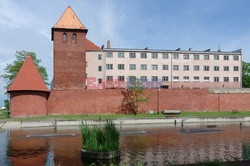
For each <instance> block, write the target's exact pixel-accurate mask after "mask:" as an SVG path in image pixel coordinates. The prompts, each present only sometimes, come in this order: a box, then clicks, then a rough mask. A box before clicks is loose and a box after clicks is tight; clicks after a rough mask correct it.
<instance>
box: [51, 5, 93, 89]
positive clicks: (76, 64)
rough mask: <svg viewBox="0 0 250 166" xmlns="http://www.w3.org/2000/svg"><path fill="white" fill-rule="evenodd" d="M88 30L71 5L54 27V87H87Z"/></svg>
mask: <svg viewBox="0 0 250 166" xmlns="http://www.w3.org/2000/svg"><path fill="white" fill-rule="evenodd" d="M87 32H88V30H87V29H86V28H85V27H84V25H83V24H82V23H81V21H80V20H79V19H78V17H77V16H76V14H75V13H74V11H73V10H72V9H71V7H70V6H68V7H67V8H66V10H65V11H64V13H63V15H62V16H61V18H60V19H59V20H58V22H57V23H56V25H54V26H53V27H52V41H53V46H54V48H53V49H54V89H55V90H73V89H85V82H86V34H87Z"/></svg>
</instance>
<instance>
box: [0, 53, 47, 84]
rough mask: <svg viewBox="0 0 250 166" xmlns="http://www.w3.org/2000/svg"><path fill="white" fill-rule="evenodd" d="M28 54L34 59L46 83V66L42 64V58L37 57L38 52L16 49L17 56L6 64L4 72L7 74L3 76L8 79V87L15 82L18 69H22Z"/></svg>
mask: <svg viewBox="0 0 250 166" xmlns="http://www.w3.org/2000/svg"><path fill="white" fill-rule="evenodd" d="M27 56H30V57H31V58H32V60H33V61H34V63H35V65H36V67H37V69H38V71H39V73H40V74H41V76H42V78H43V80H44V82H45V83H46V84H48V83H47V81H48V74H47V71H46V69H45V67H43V66H41V65H40V63H41V61H42V60H41V59H37V57H36V53H34V52H27V51H23V50H22V51H16V54H15V57H16V59H15V60H14V61H13V62H12V63H9V64H7V65H6V67H5V69H4V72H5V74H4V75H2V76H1V77H2V78H3V79H4V80H5V81H6V84H7V85H6V86H5V87H6V89H8V87H9V86H10V84H11V83H12V82H13V80H14V79H15V77H16V75H17V73H18V71H19V70H20V68H21V66H22V65H23V63H24V61H25V60H26V58H27Z"/></svg>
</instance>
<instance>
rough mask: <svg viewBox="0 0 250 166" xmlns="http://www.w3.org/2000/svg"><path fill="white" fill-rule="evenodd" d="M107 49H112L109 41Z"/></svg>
mask: <svg viewBox="0 0 250 166" xmlns="http://www.w3.org/2000/svg"><path fill="white" fill-rule="evenodd" d="M107 48H111V45H110V41H109V40H108V41H107Z"/></svg>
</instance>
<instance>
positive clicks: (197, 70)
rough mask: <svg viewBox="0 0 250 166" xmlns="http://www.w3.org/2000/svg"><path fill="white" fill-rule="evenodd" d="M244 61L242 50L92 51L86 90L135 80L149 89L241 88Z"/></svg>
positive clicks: (88, 58) (116, 85)
mask: <svg viewBox="0 0 250 166" xmlns="http://www.w3.org/2000/svg"><path fill="white" fill-rule="evenodd" d="M241 58H242V54H241V50H236V51H232V52H224V51H223V52H222V51H210V50H206V51H192V50H191V49H190V50H187V51H186V50H153V49H117V48H105V49H103V50H102V51H98V52H96V51H94V52H93V51H89V52H87V63H88V66H87V70H86V71H87V76H88V79H87V88H88V89H103V88H111V87H118V88H120V87H121V86H122V87H126V86H127V82H129V81H130V79H135V78H137V79H139V80H141V81H142V82H147V83H146V84H144V86H145V87H146V88H157V87H158V86H159V85H160V86H161V87H163V88H196V89H197V88H241V84H242V83H241V82H242V81H241ZM120 81H124V82H125V83H119V82H120ZM110 82H113V84H110ZM155 82H157V84H155Z"/></svg>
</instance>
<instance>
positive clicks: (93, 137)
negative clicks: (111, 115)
mask: <svg viewBox="0 0 250 166" xmlns="http://www.w3.org/2000/svg"><path fill="white" fill-rule="evenodd" d="M81 134H82V148H83V149H84V150H87V151H93V152H110V151H115V150H118V149H119V137H120V133H119V131H118V130H117V129H116V127H115V125H114V123H113V122H112V121H111V120H107V121H106V124H105V126H104V127H103V128H102V127H98V126H96V125H95V126H94V127H93V128H90V127H89V126H88V125H87V124H82V126H81Z"/></svg>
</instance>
